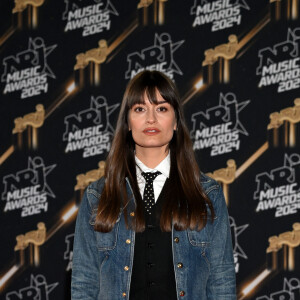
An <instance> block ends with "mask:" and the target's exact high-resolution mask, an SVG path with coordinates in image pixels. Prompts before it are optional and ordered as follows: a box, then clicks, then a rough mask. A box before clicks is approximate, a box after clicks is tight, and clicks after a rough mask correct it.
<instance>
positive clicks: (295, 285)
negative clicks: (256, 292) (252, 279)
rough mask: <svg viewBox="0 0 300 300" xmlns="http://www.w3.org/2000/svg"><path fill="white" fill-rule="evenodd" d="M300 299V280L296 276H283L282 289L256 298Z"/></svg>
mask: <svg viewBox="0 0 300 300" xmlns="http://www.w3.org/2000/svg"><path fill="white" fill-rule="evenodd" d="M298 299H300V280H299V279H298V278H290V279H287V278H284V280H283V289H282V290H280V291H277V292H274V293H272V294H270V296H267V295H265V296H261V297H258V298H256V300H298Z"/></svg>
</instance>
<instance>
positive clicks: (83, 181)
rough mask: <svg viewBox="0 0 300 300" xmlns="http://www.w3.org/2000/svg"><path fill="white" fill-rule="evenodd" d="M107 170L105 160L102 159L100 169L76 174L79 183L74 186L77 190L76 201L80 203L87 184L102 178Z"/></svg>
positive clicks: (99, 164)
mask: <svg viewBox="0 0 300 300" xmlns="http://www.w3.org/2000/svg"><path fill="white" fill-rule="evenodd" d="M104 171H105V161H103V160H101V161H100V162H99V163H98V169H94V170H90V171H88V172H86V173H85V174H84V173H83V174H79V175H77V176H76V180H77V183H76V185H75V187H74V190H75V192H76V203H77V204H79V203H80V201H81V198H82V196H83V193H84V190H85V189H86V188H87V186H88V185H89V184H90V183H92V182H94V181H96V180H98V179H100V178H101V177H102V176H104Z"/></svg>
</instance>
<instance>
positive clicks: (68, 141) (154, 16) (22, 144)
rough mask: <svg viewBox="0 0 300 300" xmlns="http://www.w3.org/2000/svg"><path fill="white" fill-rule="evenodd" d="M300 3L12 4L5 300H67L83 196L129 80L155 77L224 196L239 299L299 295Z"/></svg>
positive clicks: (1, 10) (4, 171) (5, 69)
mask: <svg viewBox="0 0 300 300" xmlns="http://www.w3.org/2000/svg"><path fill="white" fill-rule="evenodd" d="M299 7H300V3H299V0H281V1H280V0H270V1H269V0H256V1H255V0H216V1H213V0H188V1H180V0H140V1H139V0H132V1H120V0H64V1H62V0H61V1H50V0H15V2H13V1H12V0H10V1H1V3H0V16H1V24H0V91H1V94H0V126H1V127H0V128H1V130H0V134H1V139H0V140H1V143H0V186H1V189H0V198H1V199H0V228H1V230H0V241H1V242H0V247H1V260H0V297H1V299H6V300H17V299H22V300H23V299H24V300H28V299H34V300H51V299H70V275H71V271H72V244H73V238H74V224H75V219H76V215H77V211H78V206H79V204H80V201H81V196H82V194H83V191H84V189H85V188H86V186H87V185H88V184H89V183H90V182H92V181H94V180H96V179H98V178H100V177H101V176H102V175H103V170H104V166H105V158H106V155H107V153H108V151H109V149H110V145H111V138H112V136H113V134H114V126H115V123H116V118H117V115H118V111H119V108H120V102H121V99H122V94H123V92H124V89H125V86H126V84H127V82H128V81H129V80H130V78H132V77H133V76H134V75H135V74H137V73H138V72H139V71H141V70H144V69H149V70H160V71H163V72H165V73H166V74H167V75H168V76H170V77H171V78H172V79H173V80H174V81H175V82H176V84H177V86H178V88H179V91H180V94H181V96H182V101H183V104H184V109H185V115H186V120H187V123H188V126H189V129H190V135H191V138H192V140H193V143H194V150H195V153H196V157H197V160H198V162H199V164H200V168H201V170H202V171H203V172H205V173H209V174H210V176H212V177H213V178H215V179H216V180H218V182H220V184H221V185H222V187H223V190H224V193H225V196H226V201H227V205H228V210H229V214H230V224H231V229H232V236H233V249H234V259H235V270H236V275H237V293H238V299H257V300H258V299H259V300H299V299H300V184H299V181H300V125H299V122H300V98H298V97H300V92H299V88H300V22H299V20H300V17H299V14H300V8H299ZM218 300H219V299H218ZM220 300H221V299H220Z"/></svg>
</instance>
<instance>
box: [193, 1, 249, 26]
mask: <svg viewBox="0 0 300 300" xmlns="http://www.w3.org/2000/svg"><path fill="white" fill-rule="evenodd" d="M241 8H243V9H246V10H250V7H249V6H248V4H247V3H246V1H245V0H217V1H208V0H194V5H193V6H192V7H191V15H193V16H195V18H194V21H193V27H196V26H201V25H204V24H210V23H211V24H212V26H211V31H218V30H222V29H226V28H230V27H233V26H234V25H240V24H241V21H242V15H241Z"/></svg>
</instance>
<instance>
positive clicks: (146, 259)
mask: <svg viewBox="0 0 300 300" xmlns="http://www.w3.org/2000/svg"><path fill="white" fill-rule="evenodd" d="M73 253H74V256H73V273H72V299H73V300H76V299H78V300H79V299H80V300H82V299H85V300H86V299H99V300H100V299H101V300H106V299H107V300H113V299H130V300H136V299H139V300H143V299H163V300H169V299H170V300H175V299H188V300H195V299H202V300H204V299H215V300H226V299H230V300H231V299H236V296H235V271H234V263H233V255H232V243H231V236H230V227H229V222H228V214H227V208H226V205H225V201H224V196H223V193H222V190H221V188H220V186H219V185H218V184H217V182H215V181H214V180H213V179H211V178H209V177H207V176H205V175H203V174H201V173H200V171H199V169H198V166H197V164H196V160H195V157H194V153H193V149H192V143H191V140H190V138H189V132H188V130H187V127H186V125H185V123H184V118H183V111H182V107H181V105H180V98H179V95H178V92H177V90H176V87H175V85H174V83H173V82H172V81H171V80H170V79H169V78H168V77H166V76H165V75H164V74H162V73H160V72H157V71H152V72H151V71H143V72H141V73H139V74H138V75H136V76H135V77H134V78H133V79H132V80H131V81H130V82H129V84H128V86H127V88H126V91H125V94H124V97H123V101H122V106H121V110H120V114H119V118H118V122H117V128H116V131H115V137H114V140H113V142H112V147H111V150H110V152H109V155H108V158H107V160H106V170H105V178H101V179H100V180H98V181H97V182H94V183H92V184H91V185H90V186H89V187H88V188H87V190H86V192H85V195H84V197H83V200H82V204H81V207H80V210H79V213H78V217H77V222H76V230H75V241H74V249H73Z"/></svg>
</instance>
